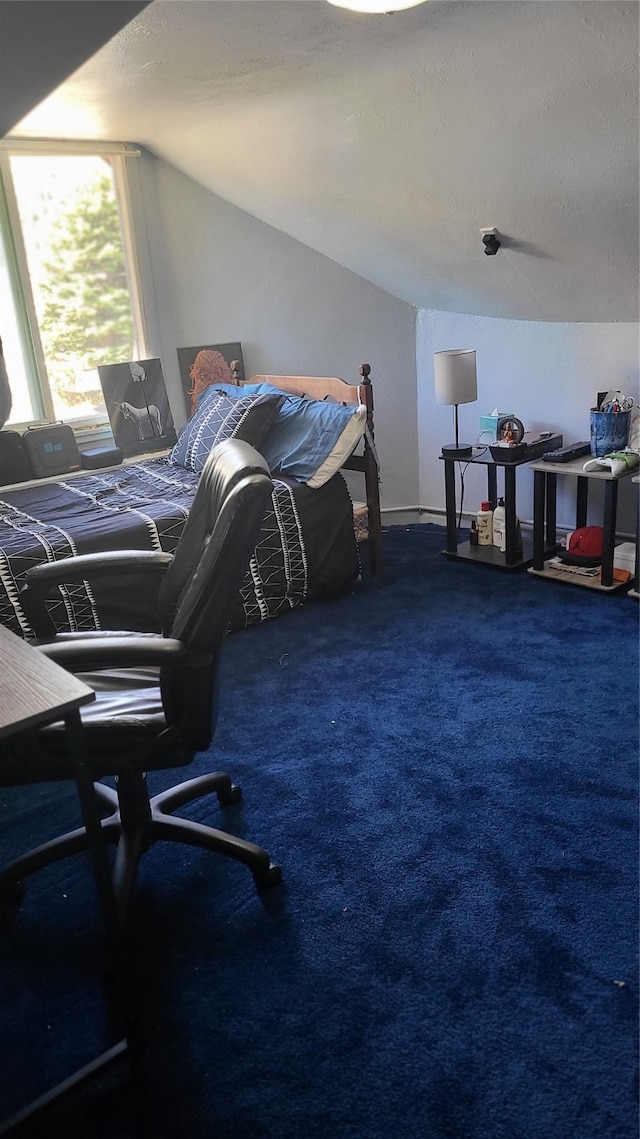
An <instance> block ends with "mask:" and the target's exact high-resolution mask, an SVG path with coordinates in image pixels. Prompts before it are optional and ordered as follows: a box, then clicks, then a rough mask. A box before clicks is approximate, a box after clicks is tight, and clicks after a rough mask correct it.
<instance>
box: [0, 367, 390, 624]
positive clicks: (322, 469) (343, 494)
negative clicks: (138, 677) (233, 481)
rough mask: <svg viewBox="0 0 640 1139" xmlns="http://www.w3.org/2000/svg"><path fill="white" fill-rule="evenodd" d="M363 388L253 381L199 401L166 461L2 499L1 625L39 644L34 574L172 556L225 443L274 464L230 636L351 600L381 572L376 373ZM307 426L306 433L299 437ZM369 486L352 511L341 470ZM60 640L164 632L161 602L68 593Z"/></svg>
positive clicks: (67, 589) (116, 589)
mask: <svg viewBox="0 0 640 1139" xmlns="http://www.w3.org/2000/svg"><path fill="white" fill-rule="evenodd" d="M360 375H361V382H360V383H358V384H347V383H345V382H344V381H343V380H340V379H338V378H336V377H308V376H253V377H252V378H251V380H249V381H248V382H247V383H246V384H243V385H242V386H238V387H235V386H234V389H233V390H231V391H230V390H225V387H226V386H225V385H216V386H215V387H212V389H211V390H207V391H205V392H203V393H202V394H201V395H200V398H199V401H198V405H197V408H196V410H195V412H194V414H193V415H192V416H191V418H190V419H189V420H188V422H187V424H186V425H185V427H184V428H183V430H182V431H181V432H180V434H179V437H178V442H177V443H176V446H175V447H174V448H173V449H172V451H171V452H169V453H168V454H164V455H157V456H152V457H143V458H141V459H137V460H135V461H131V462H126V463H125V464H123V465H121V466H119V467H116V468H108V469H103V470H97V471H81V472H76V473H74V474H72V475H67V476H64V477H62V478H58V479H41V480H39V481H36V482H30V483H27V484H22V485H14V486H11V487H10V488H7V487H4V488H0V623H1V624H3V625H6V626H7V627H8V628H10V629H12V630H13V631H14V632H16V633H19V634H21V635H22V636H24V637H30V636H32V635H33V630H32V629H31V627H30V624H29V620H28V618H27V615H26V613H25V612H24V610H23V608H22V605H21V601H20V589H21V586H22V582H23V581H24V577H25V575H26V573H27V571H28V570H29V569H30V568H31V567H32V566H33V565H36V564H39V563H41V562H46V561H49V562H50V561H60V560H63V559H64V558H68V557H71V556H73V555H75V554H82V553H95V552H100V551H104V550H111V549H119V550H125V549H152V550H153V549H155V550H164V551H165V552H167V553H171V552H172V551H173V550H174V549H175V547H176V545H177V543H178V540H179V538H180V534H181V533H182V529H183V527H184V524H185V521H186V518H187V515H188V512H189V507H190V503H191V501H192V499H193V495H194V493H195V488H196V486H197V483H198V479H199V474H200V471H201V469H202V466H203V464H204V461H205V460H206V456H207V454H208V453H209V451H210V450H211V447H212V446H214V445H215V443H216V442H217V441H219V440H220V438H227V437H229V436H237V437H238V438H245V439H247V441H248V442H251V443H253V445H254V446H256V447H257V449H258V450H260V451H261V453H262V454H264V455H265V457H266V458H267V461H268V462H269V465H270V468H271V471H272V477H273V480H274V488H273V493H272V497H271V503H270V506H269V509H268V511H267V513H266V514H265V518H264V521H263V524H262V528H261V532H260V537H259V540H258V542H257V544H256V547H255V550H254V554H253V557H252V559H251V563H250V566H249V568H248V570H247V574H246V576H245V579H244V582H243V584H242V587H241V589H240V591H239V593H238V596H237V599H236V604H235V606H234V608H233V612H232V613H231V614H230V624H229V628H230V630H231V631H233V630H237V629H241V628H246V627H248V626H250V625H255V624H259V623H261V622H263V621H266V620H269V619H271V618H273V617H277V616H280V615H281V614H283V613H285V612H287V611H289V610H291V609H293V608H295V607H296V606H298V605H301V604H303V603H305V602H307V601H312V600H317V599H325V598H329V597H331V596H334V595H336V594H338V593H340V592H342V591H343V590H344V589H345V588H347V587H348V586H349V585H351V584H352V583H353V582H354V581H356V580H357V579H358V578H359V577H360V575H361V573H362V558H361V552H364V551H365V544H363V543H360V544H359V543H358V541H357V532H358V531H359V532H360V537H361V538H365V539H366V547H367V550H366V552H367V554H368V562H369V566H370V570H371V572H372V573H374V574H379V573H381V572H382V568H383V560H382V527H381V524H380V501H379V471H378V462H377V456H376V453H375V442H374V433H373V393H372V387H371V381H370V375H369V367H368V365H362V367H361V369H360ZM301 421H303V423H302V426H301ZM344 469H346V470H356V471H360V472H361V474H362V475H363V476H364V488H365V495H364V502H363V503H361V504H360V505H358V504H356V505H355V506H354V501H353V499H352V497H351V495H350V493H349V490H348V488H347V484H346V482H345V479H344V477H343V475H342V470H344ZM49 610H50V616H51V619H52V621H53V625H54V627H55V629H56V631H58V632H63V631H83V630H89V629H101V628H114V627H115V628H124V629H138V630H142V631H144V630H149V631H152V630H154V629H155V627H156V625H155V596H154V594H153V591H151V592H149V591H148V589H147V590H146V592H145V593H144V594H142V593H140V591H139V589H138V588H137V586H136V582H135V580H133V579H131V580H130V581H125V582H123V581H122V580H120V581H118V582H117V584H115V583H112V582H109V581H104V580H102V581H100V582H97V581H96V582H92V581H83V582H81V583H68V584H67V585H64V586H62V587H60V588H59V589H58V590H57V591H56V593H55V595H54V596H53V597H52V600H51V602H50V603H49Z"/></svg>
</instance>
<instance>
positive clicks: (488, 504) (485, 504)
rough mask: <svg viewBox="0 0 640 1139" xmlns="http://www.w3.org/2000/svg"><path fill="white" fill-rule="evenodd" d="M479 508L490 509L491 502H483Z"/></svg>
mask: <svg viewBox="0 0 640 1139" xmlns="http://www.w3.org/2000/svg"><path fill="white" fill-rule="evenodd" d="M480 509H481V510H491V503H490V502H483V503H482V505H481V507H480Z"/></svg>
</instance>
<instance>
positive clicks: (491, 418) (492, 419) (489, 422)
mask: <svg viewBox="0 0 640 1139" xmlns="http://www.w3.org/2000/svg"><path fill="white" fill-rule="evenodd" d="M512 415H513V412H512V411H498V412H496V414H495V415H481V416H480V433H481V434H484V432H485V431H487V432H490V433H491V438H492V439H495V437H496V428H497V426H498V423H499V421H500V420H501V419H504V418H505V416H512Z"/></svg>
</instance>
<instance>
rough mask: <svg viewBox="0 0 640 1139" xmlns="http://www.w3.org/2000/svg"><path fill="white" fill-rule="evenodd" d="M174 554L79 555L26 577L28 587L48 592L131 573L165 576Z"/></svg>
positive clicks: (111, 552)
mask: <svg viewBox="0 0 640 1139" xmlns="http://www.w3.org/2000/svg"><path fill="white" fill-rule="evenodd" d="M172 561H173V554H165V553H164V551H162V550H109V551H108V552H106V553H97V554H77V555H76V556H75V557H73V558H63V559H62V560H61V561H59V562H42V563H41V564H40V565H37V566H32V568H31V569H30V570H28V571H27V574H26V576H25V587H26V588H27V589H31V588H38V589H40V588H48V587H49V586H50V585H61V584H62V583H63V582H64V583H65V584H66V583H67V582H70V581H83V580H84V579H85V578H88V577H97V576H99V575H102V576H106V575H108V576H109V577H112V576H114V577H115V576H117V575H120V574H122V575H124V574H131V573H149V572H152V573H165V572H166V570H167V568H168V566H170V565H171V562H172Z"/></svg>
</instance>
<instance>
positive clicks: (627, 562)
mask: <svg viewBox="0 0 640 1139" xmlns="http://www.w3.org/2000/svg"><path fill="white" fill-rule="evenodd" d="M613 564H614V566H615V568H616V569H623V570H628V571H629V573H630V574H631V575H632V577H634V576H635V572H636V548H635V546H634V544H633V542H621V543H620V545H619V546H616V547H615V549H614V551H613Z"/></svg>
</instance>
